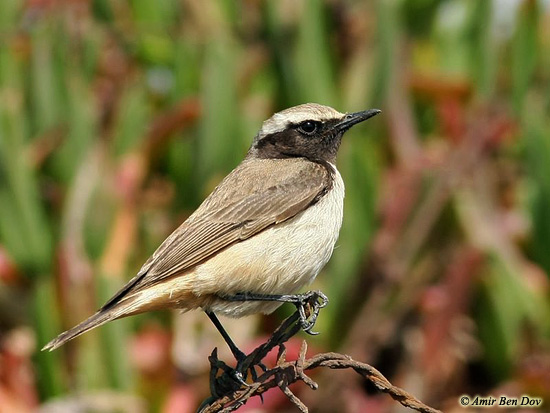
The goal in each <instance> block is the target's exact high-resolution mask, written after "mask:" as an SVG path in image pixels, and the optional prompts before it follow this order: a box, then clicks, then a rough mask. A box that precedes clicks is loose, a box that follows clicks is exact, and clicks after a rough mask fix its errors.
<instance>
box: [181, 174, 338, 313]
mask: <svg viewBox="0 0 550 413" xmlns="http://www.w3.org/2000/svg"><path fill="white" fill-rule="evenodd" d="M334 169H335V175H334V184H333V187H332V188H331V190H330V191H329V192H328V193H327V194H326V195H324V196H323V197H322V198H321V199H320V200H319V201H318V202H317V203H316V204H315V205H313V206H311V207H309V208H308V209H306V210H305V211H303V212H301V213H300V214H298V215H296V216H295V217H294V218H292V219H290V220H288V221H285V222H284V223H282V224H279V225H276V226H274V227H272V228H269V229H267V230H265V231H263V232H261V233H260V234H258V235H256V236H254V237H252V238H250V239H248V240H246V241H243V242H240V243H238V244H235V245H234V246H232V247H230V248H228V249H226V250H224V251H222V252H221V253H219V254H218V255H216V256H215V257H213V258H211V259H210V260H208V261H207V262H205V263H204V264H201V265H200V266H198V267H197V268H196V270H195V271H194V274H193V275H192V277H193V278H194V280H193V283H192V285H193V292H194V293H195V294H197V295H199V296H202V295H205V294H213V293H214V294H227V295H231V294H235V293H239V292H241V293H242V292H250V293H257V294H292V293H294V292H297V291H298V290H300V289H301V288H302V287H304V286H305V285H307V284H309V283H311V282H312V281H313V280H314V278H315V277H316V276H317V274H318V273H319V271H320V270H321V269H322V268H323V267H324V266H325V264H326V263H327V262H328V260H329V258H330V256H331V255H332V251H333V250H334V245H335V243H336V240H337V239H338V234H339V232H340V227H341V225H342V216H343V201H344V183H343V181H342V177H341V176H340V174H339V172H338V171H337V170H336V168H334ZM279 305H280V303H266V302H245V303H234V302H232V303H228V302H226V301H222V300H218V301H215V302H214V303H213V304H212V305H211V306H210V309H211V310H213V311H214V312H217V313H221V314H225V315H229V316H233V317H240V316H243V315H247V314H252V313H257V312H263V313H269V312H272V311H273V310H275V309H276V308H277V307H278V306H279Z"/></svg>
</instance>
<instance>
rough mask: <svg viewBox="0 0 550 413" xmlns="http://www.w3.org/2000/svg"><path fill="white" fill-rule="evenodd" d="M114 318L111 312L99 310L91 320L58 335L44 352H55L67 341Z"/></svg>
mask: <svg viewBox="0 0 550 413" xmlns="http://www.w3.org/2000/svg"><path fill="white" fill-rule="evenodd" d="M114 318H116V317H113V313H112V312H111V311H102V310H99V311H98V312H97V313H95V314H94V315H93V316H91V317H90V318H87V319H86V320H84V321H83V322H81V323H80V324H78V325H77V326H75V327H73V328H71V329H70V330H67V331H65V332H64V333H61V334H60V335H58V336H57V337H56V338H54V339H53V340H52V341H50V342H49V343H48V344H46V345H45V346H44V347H43V348H42V351H44V350H50V351H52V350H55V349H56V348H58V347H59V346H62V345H63V344H65V343H66V342H67V341H69V340H72V339H73V338H75V337H78V336H79V335H81V334H83V333H85V332H86V331H89V330H91V329H92V328H96V327H98V326H100V325H102V324H105V323H106V322H107V321H111V320H113V319H114Z"/></svg>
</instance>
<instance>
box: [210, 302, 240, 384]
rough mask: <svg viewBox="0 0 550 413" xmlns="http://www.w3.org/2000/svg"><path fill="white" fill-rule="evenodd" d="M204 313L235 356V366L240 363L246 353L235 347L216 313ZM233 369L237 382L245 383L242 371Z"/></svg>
mask: <svg viewBox="0 0 550 413" xmlns="http://www.w3.org/2000/svg"><path fill="white" fill-rule="evenodd" d="M205 313H206V315H207V316H208V318H210V321H212V324H214V326H215V327H216V329H217V330H218V331H219V332H220V334H221V335H222V337H223V339H224V340H225V342H226V343H227V346H228V347H229V349H230V350H231V353H233V357H235V360H237V366H238V365H239V364H240V363H242V362H243V361H244V360H245V359H246V354H244V353H243V352H242V351H241V350H240V349H239V347H237V345H236V344H235V343H234V342H233V340H232V339H231V337H229V334H227V331H225V328H223V326H222V323H220V320H219V319H218V317H216V314H214V313H213V312H211V311H205ZM234 371H235V379H236V380H237V381H238V382H239V383H241V384H244V385H247V384H246V381H245V377H243V375H242V373H241V372H240V371H239V370H238V369H235V370H234Z"/></svg>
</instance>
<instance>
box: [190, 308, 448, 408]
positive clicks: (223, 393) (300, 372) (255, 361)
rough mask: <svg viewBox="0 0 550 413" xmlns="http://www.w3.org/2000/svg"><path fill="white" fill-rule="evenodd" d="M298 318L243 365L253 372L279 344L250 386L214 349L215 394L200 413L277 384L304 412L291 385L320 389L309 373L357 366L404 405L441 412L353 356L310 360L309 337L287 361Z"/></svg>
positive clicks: (212, 378)
mask: <svg viewBox="0 0 550 413" xmlns="http://www.w3.org/2000/svg"><path fill="white" fill-rule="evenodd" d="M298 319H299V317H298V313H297V312H296V313H294V314H293V315H292V316H290V317H288V318H287V319H286V320H284V321H283V323H282V324H281V325H280V326H279V328H278V329H277V330H276V331H275V332H274V333H273V335H272V336H271V337H270V339H269V340H268V341H267V342H266V343H264V344H262V345H261V346H259V347H258V348H256V349H255V350H254V351H253V352H252V353H250V355H248V357H247V358H246V359H245V361H244V362H243V363H242V364H241V369H240V371H248V370H250V371H253V369H254V368H255V367H258V366H263V364H261V361H262V360H263V359H264V357H265V356H266V355H267V353H269V352H270V351H271V350H272V349H273V348H275V347H277V346H279V353H278V356H277V364H276V366H275V367H273V368H271V369H269V370H266V371H265V372H264V373H263V374H262V375H260V376H259V377H255V373H254V374H252V378H253V380H252V382H251V383H249V384H248V385H247V386H243V385H241V384H240V383H238V382H237V381H236V380H235V378H234V376H233V375H232V374H231V373H232V369H231V368H230V367H229V366H227V364H225V363H224V362H223V361H220V360H218V357H217V350H216V349H214V351H213V352H212V355H211V356H210V357H209V360H210V365H211V376H210V388H211V391H212V397H210V398H209V399H208V400H206V401H205V402H204V403H203V405H202V406H201V408H200V409H199V411H200V413H215V412H223V413H226V412H232V411H235V410H237V409H238V408H239V407H241V406H242V405H244V404H245V403H246V402H247V401H248V400H249V399H250V398H251V397H253V396H261V395H262V394H263V393H265V392H266V391H267V390H269V389H271V388H273V387H279V389H281V391H282V392H283V393H284V394H285V395H286V396H287V397H288V399H289V400H290V401H291V402H292V403H293V404H294V405H295V406H296V407H298V409H299V410H300V411H301V412H307V411H308V408H307V407H306V406H305V405H304V403H303V402H302V401H301V400H300V399H299V398H298V397H297V396H296V395H295V394H294V393H292V391H291V390H290V389H289V387H288V386H290V385H291V384H293V383H295V382H297V381H302V382H304V383H305V384H307V385H308V386H309V387H310V388H311V389H313V390H316V389H317V388H318V385H317V383H315V382H314V381H313V380H312V379H311V378H309V377H308V376H307V375H306V373H305V372H306V371H308V370H313V369H315V368H318V367H328V368H330V369H353V370H355V371H356V372H357V373H358V374H359V375H361V376H362V377H364V378H365V379H366V380H368V381H370V382H371V383H372V384H373V385H374V386H375V387H376V388H377V389H378V390H380V391H381V392H383V393H387V394H389V395H390V396H391V397H392V398H393V399H394V400H396V401H398V402H399V403H401V404H402V405H403V406H405V407H408V408H410V409H413V410H416V411H418V412H423V413H438V412H439V410H436V409H434V408H432V407H429V406H427V405H425V404H424V403H422V402H421V401H420V400H418V399H417V398H416V397H414V396H413V395H411V394H410V393H408V392H406V391H405V390H403V389H401V388H399V387H396V386H394V385H393V384H391V383H390V382H389V381H388V380H387V379H386V378H385V377H384V376H383V375H382V374H381V373H380V372H379V371H378V370H376V369H375V368H374V367H372V366H370V365H368V364H365V363H361V362H358V361H355V360H353V359H352V358H351V357H349V356H346V355H343V354H338V353H322V354H317V355H315V356H313V357H311V358H309V359H306V352H307V343H306V341H305V340H304V341H303V342H302V347H301V349H300V354H299V356H298V360H295V361H286V350H285V347H284V344H283V343H285V342H286V341H288V340H289V339H290V338H291V337H292V336H293V335H295V334H296V333H297V332H298V331H299V330H300V327H299V326H300V323H299V322H298ZM439 413H440V412H439Z"/></svg>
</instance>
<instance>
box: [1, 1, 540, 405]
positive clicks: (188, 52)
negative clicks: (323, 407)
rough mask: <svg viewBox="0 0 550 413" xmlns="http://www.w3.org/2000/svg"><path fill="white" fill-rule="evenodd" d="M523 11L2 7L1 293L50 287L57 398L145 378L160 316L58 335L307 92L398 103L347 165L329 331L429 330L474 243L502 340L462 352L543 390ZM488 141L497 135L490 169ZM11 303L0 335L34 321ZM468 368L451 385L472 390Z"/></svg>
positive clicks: (482, 290)
mask: <svg viewBox="0 0 550 413" xmlns="http://www.w3.org/2000/svg"><path fill="white" fill-rule="evenodd" d="M501 6H502V5H501V4H500V3H499V2H495V1H493V2H490V1H478V0H447V1H443V0H423V1H412V0H410V1H409V0H403V1H400V0H378V1H368V2H361V1H352V0H350V1H344V0H335V1H322V0H304V1H252V0H247V1H244V0H243V1H240V2H237V1H236V2H229V1H223V0H209V1H198V0H157V1H148V0H133V1H109V0H94V1H89V2H86V1H81V2H57V1H26V2H23V1H18V0H3V1H2V2H0V255H1V257H0V258H1V259H0V290H1V291H8V292H11V291H16V292H17V294H14V295H13V297H19V296H21V295H22V296H24V297H25V300H28V305H26V309H27V310H26V311H27V314H25V318H26V320H27V322H28V323H29V324H32V326H33V331H34V335H35V341H36V343H37V345H36V351H35V352H34V354H33V360H34V363H35V364H34V366H35V380H36V383H37V388H38V389H39V394H40V397H39V399H40V400H41V401H46V400H49V399H50V398H52V397H53V396H58V395H66V394H67V393H68V392H69V389H78V390H79V391H87V390H90V389H93V388H104V387H111V388H118V389H123V390H125V391H136V388H137V386H138V385H137V384H136V382H142V381H143V378H142V376H141V375H140V373H139V372H138V371H137V370H136V368H134V367H132V365H131V362H130V360H129V357H128V351H127V348H128V347H127V346H129V345H130V344H129V343H130V342H131V340H132V338H133V337H134V336H135V334H136V331H139V329H140V324H139V321H134V320H133V319H132V320H126V321H123V322H117V323H116V324H115V323H113V324H112V325H109V326H105V327H102V331H101V332H100V333H99V335H97V334H95V333H91V334H90V338H83V339H82V340H81V341H79V343H80V344H78V346H79V351H78V352H69V353H63V352H54V353H51V354H44V353H40V352H39V351H38V348H40V347H41V346H42V345H43V344H45V343H46V342H47V341H49V340H50V339H51V338H52V337H54V336H55V335H56V334H57V333H59V332H60V331H61V330H62V328H66V327H70V326H71V325H72V324H74V323H76V322H77V321H79V320H80V319H82V318H84V317H86V316H87V315H89V314H90V313H91V312H92V311H93V310H94V309H95V308H96V307H97V306H99V305H101V304H102V303H103V302H104V301H105V300H106V299H107V298H108V297H109V296H110V295H111V294H112V293H113V292H114V291H115V290H116V288H117V287H118V286H120V285H121V284H122V283H123V282H124V280H126V279H128V278H129V277H130V276H132V275H133V274H134V273H135V271H136V270H137V269H138V268H139V266H140V265H141V263H143V262H144V260H145V259H146V258H147V256H148V255H149V254H151V253H152V252H153V251H154V249H155V248H156V247H157V246H158V245H159V243H160V242H161V241H162V240H163V239H164V237H165V236H166V235H167V234H168V233H169V232H170V230H172V229H173V228H175V227H176V225H177V224H178V223H179V222H181V220H182V219H183V218H185V216H187V215H188V214H190V213H191V212H192V211H193V210H194V208H196V207H197V206H198V205H199V203H200V201H201V200H202V199H204V197H205V196H206V195H207V194H208V193H209V192H210V190H212V188H213V187H214V186H215V184H216V183H217V182H219V180H220V179H221V178H222V177H223V176H224V175H225V174H226V173H227V172H229V171H230V170H231V169H232V168H233V167H234V166H235V165H236V164H238V162H239V161H240V160H241V159H242V157H243V156H244V154H245V152H246V149H247V147H248V145H249V144H250V142H251V140H252V138H253V136H254V134H255V133H256V131H257V130H258V129H259V127H260V125H261V122H262V121H263V120H264V119H266V118H267V117H269V116H270V115H271V114H272V113H273V112H274V111H277V110H279V109H283V108H285V107H288V106H292V105H294V104H298V103H303V102H307V101H315V102H319V103H323V104H327V105H330V106H333V107H335V108H337V109H339V110H341V111H354V110H360V109H364V108H369V107H380V108H382V109H383V110H384V113H383V115H382V117H379V118H377V119H376V120H373V121H370V122H369V123H368V124H367V125H366V126H362V127H360V128H357V129H356V130H354V131H352V132H350V134H349V136H346V140H345V142H344V143H343V147H342V150H341V154H340V157H339V169H340V170H341V172H342V174H343V176H344V181H345V182H346V205H345V219H344V224H343V228H342V232H341V236H340V241H339V244H338V248H337V249H336V251H335V253H334V256H333V259H332V260H331V262H330V263H329V265H328V266H327V269H326V270H324V272H323V275H322V277H320V280H319V281H318V286H319V287H320V288H323V290H324V291H325V292H326V293H327V295H328V296H329V297H330V299H331V305H330V306H329V307H328V308H327V309H326V311H324V312H323V314H322V317H321V319H320V320H319V322H320V323H321V326H320V327H319V329H321V330H322V331H324V332H326V333H325V334H323V335H322V336H321V338H320V341H319V343H322V342H323V341H322V340H323V339H324V343H325V345H326V346H328V345H329V344H328V343H331V344H330V345H331V346H334V347H336V346H341V347H343V348H344V349H346V348H347V347H346V342H348V344H349V340H350V337H354V336H353V331H354V330H353V325H355V326H361V325H363V324H361V323H362V321H361V319H360V318H358V314H361V312H360V311H359V309H360V308H374V309H377V310H378V311H381V313H387V314H388V316H389V315H393V317H394V318H393V321H392V323H391V325H393V326H394V327H395V328H397V326H403V325H404V324H407V323H412V325H414V326H416V327H417V328H419V329H422V328H423V326H424V327H426V326H427V325H428V322H427V321H426V320H428V319H429V317H428V316H427V315H426V313H425V311H424V310H423V307H422V302H423V300H426V299H427V298H426V297H425V296H424V292H425V291H429V290H430V288H435V287H440V286H441V285H444V280H445V274H446V271H447V270H449V266H450V265H451V264H452V263H451V262H450V261H452V260H447V259H445V257H449V256H452V255H453V253H454V252H456V251H458V250H460V249H461V248H465V247H467V248H474V249H475V250H476V251H479V253H480V254H481V255H482V257H483V263H482V264H481V265H480V266H479V267H478V268H477V269H476V271H475V276H472V277H471V278H469V279H470V281H469V285H470V287H469V288H470V291H472V293H471V294H470V295H466V296H465V297H464V300H465V302H466V304H465V305H464V306H463V307H460V311H459V313H460V314H454V315H455V316H457V317H458V315H460V316H461V317H466V318H468V319H470V320H472V322H473V323H474V324H475V325H476V326H477V329H476V331H475V332H474V333H472V335H473V336H474V338H475V340H476V341H478V342H479V346H480V347H481V348H482V349H483V350H482V351H481V352H480V353H479V354H478V355H477V358H472V359H468V358H467V357H466V358H465V359H464V360H462V361H461V363H463V364H464V365H466V366H469V367H472V368H475V369H481V370H482V371H483V372H484V373H483V374H484V377H485V376H486V377H489V378H488V379H487V381H486V382H485V383H484V384H483V385H484V386H485V387H484V388H483V389H482V390H483V391H486V392H487V391H489V390H490V389H491V388H492V386H497V385H498V384H499V383H502V382H504V381H505V380H512V379H514V380H518V381H521V377H522V372H521V368H520V367H521V363H522V361H525V360H526V359H528V358H529V356H531V355H532V354H531V352H530V351H531V349H533V348H536V349H540V350H537V351H540V352H542V353H543V354H545V355H546V356H548V355H549V354H550V353H549V351H550V350H549V348H550V347H549V345H548V341H549V339H550V337H549V335H550V325H549V320H550V310H549V303H550V299H549V293H548V288H549V284H548V281H549V280H548V275H549V274H550V253H549V251H550V213H549V211H550V132H549V131H550V70H549V69H550V59H548V56H550V42H549V41H548V38H550V36H549V34H550V32H549V31H548V27H550V16H549V10H548V3H547V2H543V1H535V0H524V1H519V7H518V8H517V10H515V11H510V13H509V14H510V15H511V16H513V18H511V19H508V20H507V19H506V18H503V17H502V16H503V14H506V13H497V12H496V8H497V7H501ZM498 16H500V20H499V17H498ZM505 17H506V16H505ZM494 113H498V114H499V116H500V117H498V119H500V120H499V121H498V122H496V123H495V122H494V117H493V115H492V114H494ZM502 119H504V120H503V121H502ZM499 122H500V123H499ZM499 128H500V129H499ZM487 130H490V131H493V132H487ZM495 131H496V132H495ZM471 135H475V136H479V140H481V139H487V141H486V142H485V143H483V148H481V149H479V151H478V152H475V151H476V150H477V149H475V147H474V149H473V151H474V153H475V154H476V156H477V158H475V159H476V162H473V163H472V164H468V159H469V158H467V156H465V158H464V160H461V159H460V158H459V156H460V155H461V154H463V155H464V153H463V152H467V149H468V147H467V145H466V144H464V145H463V143H464V142H467V141H468V139H467V137H468V136H471ZM483 137H485V138H483ZM474 140H475V139H474ZM463 146H465V147H466V149H464V148H463ZM474 146H475V145H474ZM461 148H462V149H461ZM463 149H464V150H463ZM466 155H467V154H466ZM455 156H456V157H458V158H457V159H458V160H457V159H455V158H454V157H455ZM453 162H454V163H453ZM454 164H457V165H459V166H460V165H461V164H464V165H470V168H466V169H467V170H461V169H460V168H457V169H456V170H454V169H452V168H453V167H452V166H451V165H454ZM447 167H448V168H447ZM447 169H448V170H447ZM453 173H454V174H455V175H456V176H455V175H452V174H453ZM449 175H452V176H451V178H452V179H451V178H449ZM407 179H409V180H407ZM455 181H456V182H455ZM419 182H420V183H419ZM441 188H444V189H441ZM445 188H447V189H445ZM430 197H433V198H430ZM434 200H435V201H434ZM430 202H433V203H430ZM427 205H428V206H429V205H431V206H432V209H427V208H428V207H427ZM434 205H435V207H434ZM400 208H401V209H402V211H401V215H400V214H399V211H400ZM426 211H432V213H431V215H430V212H426ZM423 214H424V215H423ZM421 217H424V218H422V219H424V220H423V221H422V220H421ZM426 217H427V218H426ZM476 219H477V220H478V221H476ZM422 223H423V224H422ZM422 225H424V226H422ZM411 228H413V230H411ZM415 228H419V230H414V229H415ZM424 231H425V235H423V234H424ZM436 231H440V232H439V234H441V233H443V234H445V236H444V237H443V236H438V233H437V232H436ZM407 242H409V243H408V244H407ZM386 253H387V254H386ZM117 254H118V255H117ZM399 254H401V255H399ZM392 260H393V261H392ZM373 262H374V263H375V264H376V265H374V264H372V263H373ZM380 262H382V264H380V266H378V265H379V263H380ZM8 264H9V265H8ZM458 266H459V267H460V264H458ZM394 267H395V268H398V270H396V271H397V272H396V273H395V274H394V273H392V271H391V270H390V269H392V268H394ZM373 268H374V269H373ZM396 274H397V275H396ZM409 277H410V278H409ZM380 286H383V287H380ZM378 287H380V288H381V290H380V291H383V292H384V293H383V294H381V295H378V296H376V294H375V293H374V292H377V291H379V290H377V288H378ZM408 288H409V289H408ZM451 292H452V291H451ZM384 294H385V295H384ZM407 294H409V295H408V297H409V298H407V299H402V300H401V301H399V300H397V299H396V297H401V298H403V297H407ZM6 297H7V298H6ZM423 297H424V298H423ZM11 299H14V298H11ZM15 299H16V298H15ZM0 300H6V301H7V302H8V304H6V306H7V307H9V300H10V298H9V294H7V295H6V294H2V295H0ZM377 300H378V301H377ZM450 300H451V299H450ZM451 301H452V300H451ZM369 306H371V307H369ZM283 311H284V310H283ZM411 315H415V316H416V317H417V320H416V322H415V321H411V319H410V318H409V316H411ZM3 317H5V320H2V323H1V325H2V326H3V327H2V328H3V331H1V332H2V334H4V333H5V334H7V333H8V332H9V331H11V330H13V329H15V328H17V327H18V325H14V324H13V323H11V324H10V321H9V320H10V319H11V317H10V315H9V314H7V313H6V315H5V316H3ZM147 317H153V318H155V317H161V318H162V316H159V315H148V316H147ZM342 317H346V319H345V321H342ZM418 320H424V321H418ZM163 323H164V325H166V324H167V323H166V321H165V320H164V321H163ZM389 324H390V322H389V321H388V325H389ZM383 325H386V324H385V322H383V321H382V320H381V321H380V326H383ZM375 327H376V326H373V325H365V327H364V328H365V329H366V330H368V329H374V328H375ZM356 328H357V327H356ZM393 331H394V333H395V336H394V337H393V338H391V340H390V339H389V338H388V339H387V340H386V341H383V342H381V343H378V347H376V346H374V345H373V350H372V351H373V352H374V353H372V354H373V357H375V360H376V359H378V360H380V362H381V363H383V359H384V358H383V357H382V356H381V355H380V354H381V352H382V350H383V349H384V348H387V347H388V346H390V342H391V341H392V340H393V341H395V340H397V341H402V342H405V341H406V338H405V337H404V336H403V335H402V334H401V333H400V330H399V329H396V330H393ZM526 331H528V332H529V334H527V333H526ZM364 346H365V347H368V343H364ZM374 348H376V349H380V353H379V352H376V351H375V350H374ZM367 361H369V362H371V361H374V360H367ZM401 362H402V363H403V365H404V366H405V367H404V369H407V368H408V367H407V366H408V365H407V364H406V363H407V360H401ZM0 369H1V367H0ZM457 374H458V373H457ZM205 377H206V376H205ZM462 380H463V381H462V382H461V383H462V384H455V387H453V388H452V389H447V391H446V393H444V396H447V397H448V396H449V395H452V394H460V391H459V390H462V391H463V390H464V389H468V385H467V383H468V380H469V378H468V376H467V375H466V376H465V377H463V379H462ZM443 382H444V381H443ZM470 390H471V388H470ZM482 390H480V391H482ZM164 391H165V392H166V391H167V390H164ZM143 393H145V394H149V395H151V391H148V390H144V391H143ZM438 397H439V398H438ZM442 397H443V396H441V395H438V396H437V397H436V396H435V395H432V398H433V400H434V401H435V403H436V404H441V403H443V402H444V399H443V398H442ZM155 398H156V399H159V398H162V397H161V396H160V395H159V393H158V392H157V393H155V395H153V396H151V399H155Z"/></svg>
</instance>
